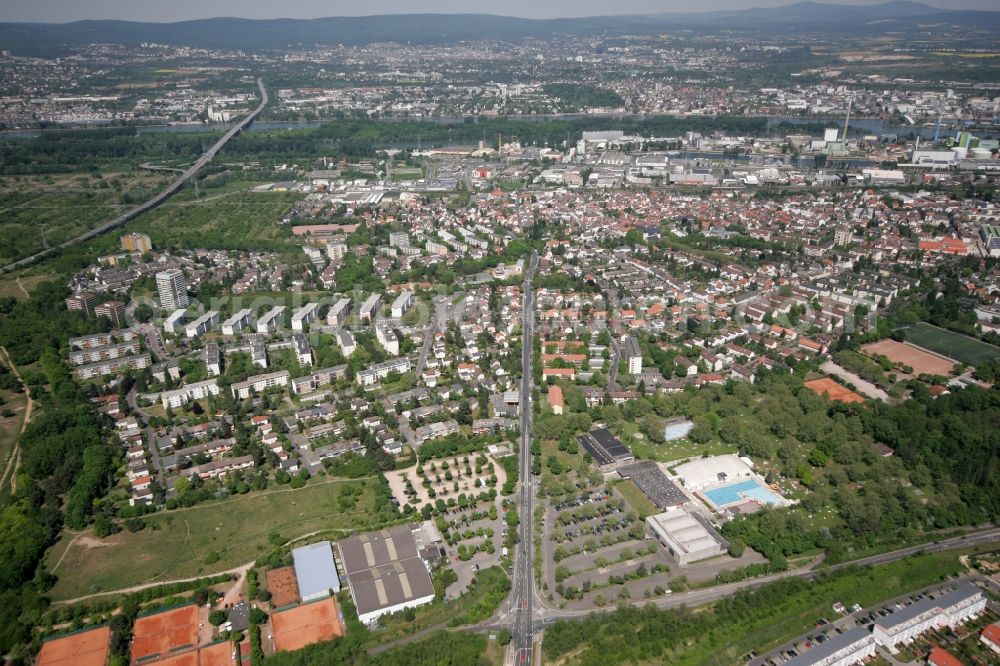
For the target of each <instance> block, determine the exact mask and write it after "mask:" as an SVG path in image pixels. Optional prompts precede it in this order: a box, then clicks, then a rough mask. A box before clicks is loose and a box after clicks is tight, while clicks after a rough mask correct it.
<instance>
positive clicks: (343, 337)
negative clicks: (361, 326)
mask: <svg viewBox="0 0 1000 666" xmlns="http://www.w3.org/2000/svg"><path fill="white" fill-rule="evenodd" d="M337 346H338V347H340V353H342V354H343V355H344V358H350V356H351V354H353V353H354V352H355V351H357V349H358V345H357V343H356V342H355V341H354V334H353V333H351V332H350V331H348V330H347V329H346V328H344V329H341V330H339V331H337Z"/></svg>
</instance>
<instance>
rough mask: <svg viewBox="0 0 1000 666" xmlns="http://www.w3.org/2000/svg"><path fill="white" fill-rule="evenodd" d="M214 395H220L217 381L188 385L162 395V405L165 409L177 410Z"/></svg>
mask: <svg viewBox="0 0 1000 666" xmlns="http://www.w3.org/2000/svg"><path fill="white" fill-rule="evenodd" d="M212 395H219V383H218V381H217V380H215V379H206V380H205V381H203V382H195V383H193V384H187V385H185V386H182V387H180V388H179V389H176V390H174V391H164V392H163V393H161V394H160V403H161V404H162V405H163V408H164V409H177V408H179V407H182V406H183V405H186V404H187V403H189V402H191V401H192V400H201V399H202V398H207V397H209V396H212Z"/></svg>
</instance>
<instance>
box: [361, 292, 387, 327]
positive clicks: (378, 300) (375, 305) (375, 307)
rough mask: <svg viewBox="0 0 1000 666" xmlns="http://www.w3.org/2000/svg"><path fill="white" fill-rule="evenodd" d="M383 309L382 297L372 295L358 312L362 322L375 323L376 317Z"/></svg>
mask: <svg viewBox="0 0 1000 666" xmlns="http://www.w3.org/2000/svg"><path fill="white" fill-rule="evenodd" d="M381 307H382V295H381V294H372V295H371V296H369V297H368V298H366V299H365V302H364V303H362V304H361V309H360V310H358V317H359V318H360V319H361V321H366V322H369V323H371V322H373V321H375V316H376V315H377V314H378V311H379V309H381Z"/></svg>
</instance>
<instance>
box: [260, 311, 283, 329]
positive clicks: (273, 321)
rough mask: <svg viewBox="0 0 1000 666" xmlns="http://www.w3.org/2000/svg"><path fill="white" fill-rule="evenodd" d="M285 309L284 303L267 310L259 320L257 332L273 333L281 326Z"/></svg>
mask: <svg viewBox="0 0 1000 666" xmlns="http://www.w3.org/2000/svg"><path fill="white" fill-rule="evenodd" d="M284 311H285V306H284V305H275V306H274V307H273V308H271V309H270V310H268V311H267V312H265V313H264V314H263V315H262V316H261V317H260V318H259V319H258V320H257V332H258V333H273V332H274V331H276V330H278V328H280V327H281V315H282V313H284Z"/></svg>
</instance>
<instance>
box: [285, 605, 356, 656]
mask: <svg viewBox="0 0 1000 666" xmlns="http://www.w3.org/2000/svg"><path fill="white" fill-rule="evenodd" d="M271 633H272V634H273V636H274V649H275V651H276V652H282V651H285V650H298V649H300V648H304V647H305V646H307V645H312V644H313V643H319V642H320V641H328V640H331V639H333V638H335V637H337V636H343V635H344V628H343V627H342V626H341V624H340V611H339V609H338V608H337V602H335V601H334V600H333V599H332V598H327V599H323V600H322V601H315V602H313V603H309V604H303V605H302V606H297V607H295V608H290V609H288V610H286V611H282V612H280V613H275V614H274V615H272V616H271Z"/></svg>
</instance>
